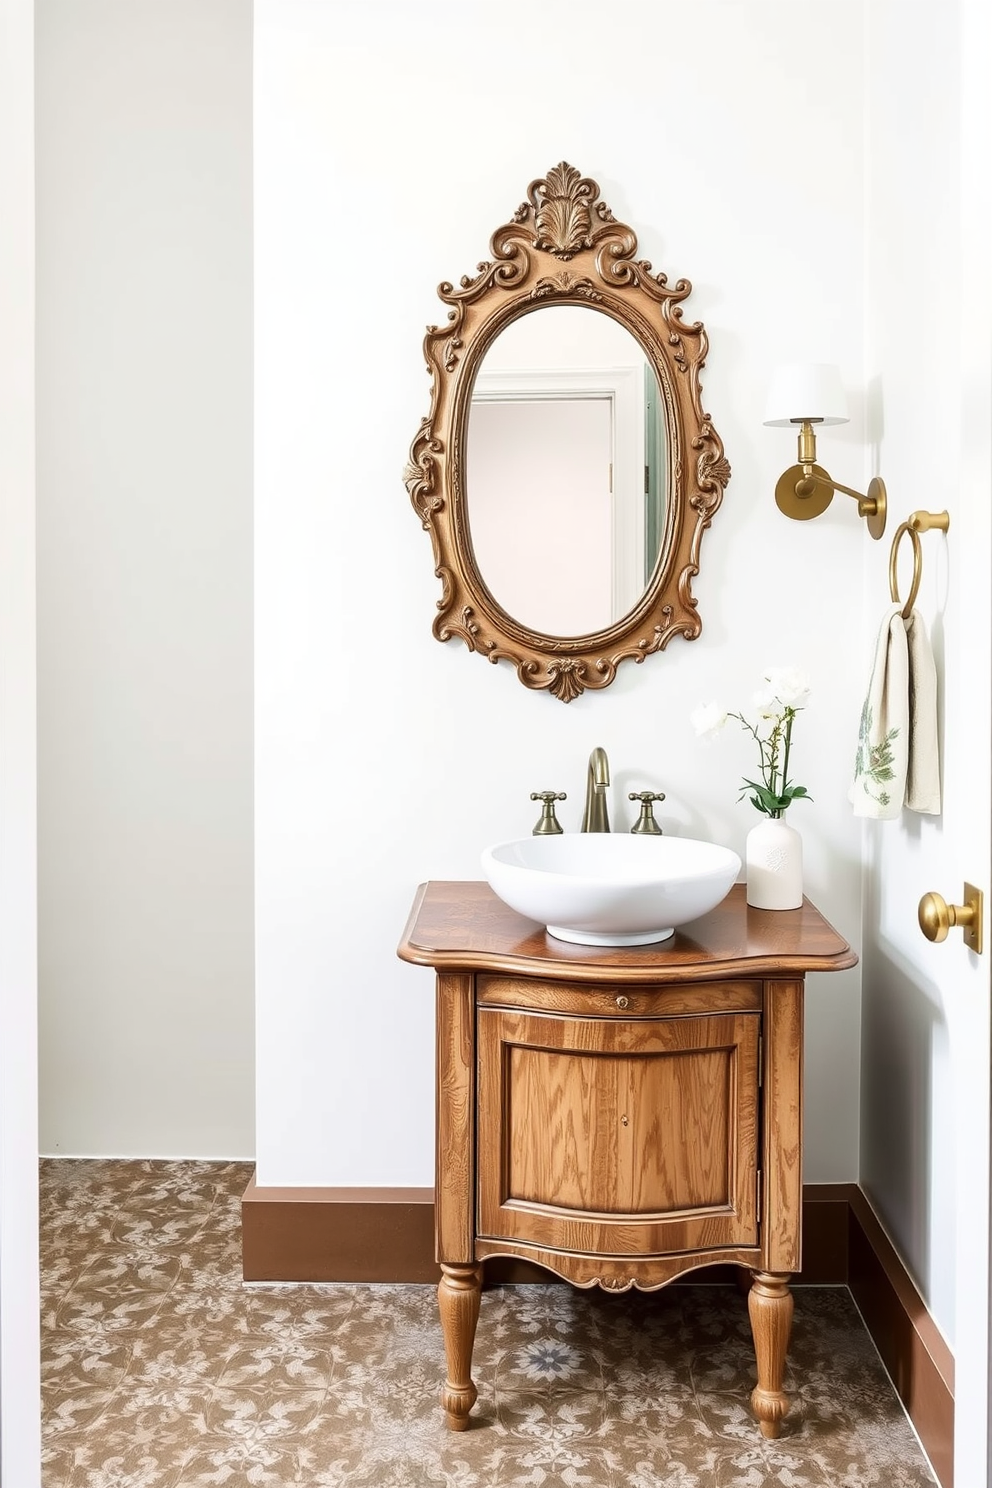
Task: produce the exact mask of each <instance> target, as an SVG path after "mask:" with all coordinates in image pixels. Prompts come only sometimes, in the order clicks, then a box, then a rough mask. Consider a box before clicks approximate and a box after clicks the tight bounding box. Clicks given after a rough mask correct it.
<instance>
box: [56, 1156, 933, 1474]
mask: <svg viewBox="0 0 992 1488" xmlns="http://www.w3.org/2000/svg"><path fill="white" fill-rule="evenodd" d="M251 1171H252V1170H251V1167H250V1166H249V1165H246V1164H243V1163H194V1162H181V1163H160V1162H111V1161H99V1162H80V1161H68V1160H58V1161H46V1162H44V1163H43V1164H42V1174H41V1201H42V1203H41V1214H42V1243H43V1255H42V1264H43V1304H42V1337H43V1392H44V1414H43V1438H44V1466H43V1488H253V1485H257V1488H522V1485H527V1488H765V1485H769V1488H771V1485H775V1488H933V1485H934V1481H935V1480H934V1478H933V1476H932V1474H931V1472H930V1470H929V1468H928V1466H927V1463H926V1460H925V1458H924V1457H923V1455H922V1453H921V1451H920V1449H919V1445H918V1443H917V1441H916V1438H915V1436H914V1435H913V1432H912V1429H911V1427H910V1425H909V1423H908V1421H907V1419H906V1416H905V1414H904V1412H903V1411H902V1408H901V1406H900V1405H899V1402H898V1400H897V1399H896V1396H895V1394H894V1392H893V1390H892V1387H891V1384H890V1382H889V1380H888V1378H887V1377H886V1375H885V1373H884V1371H883V1369H882V1367H881V1364H880V1363H879V1360H878V1356H877V1354H876V1353H875V1350H874V1347H873V1345H872V1343H871V1340H870V1339H869V1338H868V1335H867V1333H866V1332H865V1329H864V1326H863V1324H862V1323H861V1320H860V1318H859V1316H858V1313H857V1311H856V1309H855V1308H854V1305H853V1303H852V1301H851V1298H850V1296H849V1294H848V1293H847V1291H846V1290H845V1289H842V1288H837V1289H830V1288H806V1289H804V1288H797V1290H796V1317H795V1325H794V1330H793V1338H792V1345H791V1349H790V1363H789V1370H788V1375H787V1379H786V1388H787V1390H788V1391H789V1393H790V1395H791V1397H792V1409H791V1412H790V1415H789V1416H788V1418H787V1420H786V1422H785V1427H784V1430H783V1433H782V1436H781V1438H780V1439H779V1440H778V1441H775V1442H768V1441H764V1440H763V1439H762V1438H761V1437H760V1435H759V1434H758V1431H757V1428H756V1425H755V1422H754V1419H753V1417H752V1415H751V1412H750V1409H749V1407H748V1396H749V1394H750V1391H751V1387H752V1385H753V1383H754V1373H753V1371H754V1359H753V1350H752V1345H751V1335H750V1324H749V1321H748V1316H747V1304H746V1299H745V1297H744V1296H743V1294H742V1293H741V1291H740V1290H739V1288H737V1287H734V1286H717V1287H712V1286H676V1287H670V1288H666V1289H664V1290H662V1291H661V1292H657V1293H653V1294H640V1293H633V1294H631V1293H628V1294H625V1295H623V1296H619V1297H618V1296H608V1295H606V1294H604V1293H602V1292H598V1291H596V1292H580V1291H576V1290H574V1289H572V1288H570V1287H566V1286H559V1285H548V1286H527V1287H502V1288H493V1289H491V1290H489V1291H487V1292H486V1293H485V1295H484V1297H483V1303H482V1314H481V1317H480V1320H479V1330H478V1336H477V1341H476V1349H475V1363H474V1373H475V1379H476V1384H477V1386H478V1390H479V1400H478V1405H477V1407H476V1410H475V1411H474V1413H473V1417H472V1423H471V1426H470V1429H469V1430H468V1431H466V1432H459V1433H452V1432H448V1431H447V1430H446V1429H445V1427H444V1424H443V1420H442V1416H441V1413H440V1411H439V1409H438V1405H437V1396H438V1389H439V1386H440V1382H441V1380H442V1378H443V1375H444V1352H443V1347H442V1342H441V1335H440V1329H439V1326H438V1321H437V1306H436V1300H435V1296H434V1289H433V1288H432V1287H429V1286H345V1285H341V1286H294V1287H265V1286H245V1285H244V1284H243V1283H242V1281H241V1276H240V1232H239V1221H240V1197H241V1194H242V1192H243V1190H244V1188H245V1186H246V1185H247V1183H248V1180H249V1178H250V1177H251Z"/></svg>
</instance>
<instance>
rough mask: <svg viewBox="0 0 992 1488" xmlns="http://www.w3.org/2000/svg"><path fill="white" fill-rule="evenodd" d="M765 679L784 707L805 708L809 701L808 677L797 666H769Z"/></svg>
mask: <svg viewBox="0 0 992 1488" xmlns="http://www.w3.org/2000/svg"><path fill="white" fill-rule="evenodd" d="M765 681H766V682H767V683H768V686H769V687H770V689H771V691H772V693H773V695H774V696H775V697H776V698H777V699H778V701H779V702H780V703H781V704H782V706H783V707H784V708H796V709H798V708H805V706H806V704H807V703H808V702H809V692H810V687H809V677H808V676H807V675H806V673H805V672H804V671H801V670H800V668H799V667H795V666H790V667H771V668H769V670H768V671H767V672H766V673H765Z"/></svg>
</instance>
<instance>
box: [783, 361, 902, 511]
mask: <svg viewBox="0 0 992 1488" xmlns="http://www.w3.org/2000/svg"><path fill="white" fill-rule="evenodd" d="M764 422H765V423H766V424H768V425H770V426H771V427H772V428H778V429H784V428H790V427H792V426H793V425H795V426H798V429H799V464H798V465H790V467H789V469H788V470H787V471H786V472H785V474H784V475H781V476H779V479H778V482H777V484H776V486H775V502H776V505H777V506H778V509H779V511H781V512H784V513H785V515H786V516H787V517H794V518H795V520H796V521H798V522H807V521H809V519H810V518H811V517H818V516H820V514H821V512H825V511H826V509H827V507H828V506H829V505H830V502H831V501H832V499H833V494H834V492H835V491H843V493H844V495H845V496H853V497H854V499H855V501H856V502H857V503H858V516H859V517H864V518H865V520H866V521H867V523H868V531H869V532H870V533H871V535H872V537H874V538H876V539H878V538H880V537H881V536H882V533H883V532H884V531H885V506H886V503H885V483H884V481H882V480H881V479H880V477H879V476H877V475H876V476H874V477H873V478H872V480H871V481H870V482H869V485H868V493H867V495H864V496H863V495H862V494H861V492H860V491H852V490H851V487H850V486H842V485H841V484H840V482H839V481H835V480H834V479H833V478H832V477H831V476H829V475H828V474H827V472H826V471H825V470H824V469H822V467H821V466H819V465H817V463H816V434H815V432H814V428H813V426H814V424H846V423H847V422H848V414H847V399H846V398H845V397H844V388H843V385H842V383H841V380H840V372H839V370H838V368H836V367H831V366H828V365H827V364H825V363H823V362H792V363H789V364H788V365H787V366H782V367H779V368H777V370H776V371H775V374H774V376H773V378H772V385H771V389H770V391H769V394H768V407H767V409H766V412H765V419H764Z"/></svg>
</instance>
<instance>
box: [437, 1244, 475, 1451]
mask: <svg viewBox="0 0 992 1488" xmlns="http://www.w3.org/2000/svg"><path fill="white" fill-rule="evenodd" d="M441 1273H442V1274H441V1281H440V1284H439V1286H438V1289H437V1305H438V1311H439V1312H440V1314H441V1331H442V1333H443V1334H444V1352H445V1356H446V1358H447V1361H448V1378H447V1379H446V1380H445V1382H444V1388H443V1389H442V1391H441V1405H442V1406H443V1408H444V1410H445V1412H446V1413H447V1419H448V1426H449V1427H450V1428H451V1430H452V1431H464V1430H465V1428H466V1426H467V1425H468V1413H469V1411H470V1410H471V1409H472V1407H473V1405H474V1404H475V1400H476V1396H477V1394H478V1391H477V1390H476V1388H475V1385H474V1384H473V1383H472V1348H473V1346H474V1344H475V1325H476V1323H477V1322H478V1321H479V1301H480V1299H481V1297H482V1267H481V1266H447V1265H443V1264H442V1266H441Z"/></svg>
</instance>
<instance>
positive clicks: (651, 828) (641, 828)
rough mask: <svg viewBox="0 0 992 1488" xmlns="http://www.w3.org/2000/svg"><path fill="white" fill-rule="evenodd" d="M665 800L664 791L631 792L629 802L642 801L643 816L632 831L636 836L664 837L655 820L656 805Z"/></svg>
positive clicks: (641, 815)
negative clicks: (656, 802) (657, 802)
mask: <svg viewBox="0 0 992 1488" xmlns="http://www.w3.org/2000/svg"><path fill="white" fill-rule="evenodd" d="M664 799H665V792H664V791H631V792H630V793H629V795H628V796H627V800H628V801H640V803H641V814H640V816H639V817H638V818H637V820H636V822H635V823H634V825H633V826H632V827H631V829H630V830H631V831H632V832H633V833H634V835H635V836H638V837H661V836H662V835H663V834H662V830H661V828H660V827H659V825H658V823H657V822H656V821H655V819H654V803H655V801H663V800H664Z"/></svg>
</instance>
